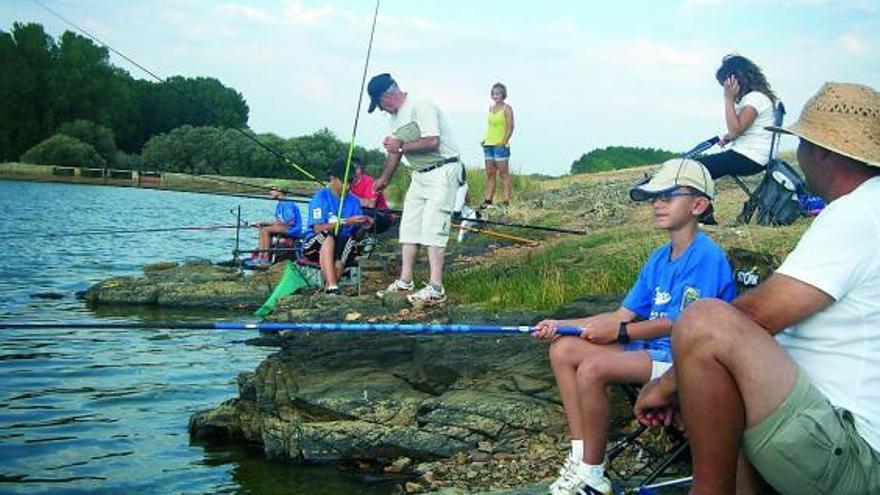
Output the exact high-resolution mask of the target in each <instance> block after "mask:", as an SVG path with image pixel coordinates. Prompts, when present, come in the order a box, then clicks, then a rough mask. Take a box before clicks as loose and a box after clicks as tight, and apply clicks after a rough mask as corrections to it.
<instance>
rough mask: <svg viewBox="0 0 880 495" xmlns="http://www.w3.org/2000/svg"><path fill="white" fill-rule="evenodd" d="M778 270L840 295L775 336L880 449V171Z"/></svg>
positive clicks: (843, 200)
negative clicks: (808, 316)
mask: <svg viewBox="0 0 880 495" xmlns="http://www.w3.org/2000/svg"><path fill="white" fill-rule="evenodd" d="M777 273H781V274H783V275H787V276H789V277H792V278H795V279H797V280H800V281H801V282H804V283H807V284H810V285H812V286H813V287H816V288H818V289H820V290H821V291H823V292H825V293H826V294H828V295H830V296H831V297H833V298H834V302H833V303H831V305H830V306H828V307H827V308H825V310H823V311H821V312H819V313H816V314H815V315H813V316H811V317H810V318H809V319H807V320H805V321H803V322H801V323H800V324H798V325H795V326H792V327H790V328H787V329H785V330H784V331H782V332H781V333H779V334H778V335H777V336H776V339H777V341H778V342H779V344H780V345H781V346H782V347H783V348H784V349H785V350H786V351H788V353H789V355H790V356H791V357H792V359H794V361H795V362H796V363H797V364H798V365H799V366H800V367H801V368H802V369H803V370H804V372H805V373H806V374H807V376H808V377H809V379H810V382H811V383H812V384H813V385H814V386H815V387H816V388H817V389H818V390H819V391H820V392H822V394H824V395H825V397H827V398H828V400H829V401H830V402H831V404H833V405H834V406H835V407H840V408H843V409H846V410H848V411H850V412H851V413H852V414H853V417H854V418H855V426H856V430H858V432H859V434H860V435H861V436H862V437H863V438H864V439H865V440H866V441H867V442H868V444H869V445H871V447H872V448H874V450H877V451H880V177H874V178H873V179H871V180H869V181H867V182H865V183H863V184H862V185H861V186H859V187H858V188H857V189H856V190H855V191H853V192H851V193H849V194H847V195H846V196H843V197H840V198H838V199H836V200H835V201H833V202H831V204H829V205H828V206H827V207H825V209H824V210H823V211H822V213H820V214H819V216H818V217H816V219H815V221H814V222H813V225H811V226H810V229H809V230H807V232H806V233H805V234H804V236H803V237H802V238H801V240H800V242H798V245H797V247H796V248H795V249H794V251H792V252H791V254H789V255H788V258H786V260H785V262H784V263H783V264H782V266H780V267H779V269H778V270H777Z"/></svg>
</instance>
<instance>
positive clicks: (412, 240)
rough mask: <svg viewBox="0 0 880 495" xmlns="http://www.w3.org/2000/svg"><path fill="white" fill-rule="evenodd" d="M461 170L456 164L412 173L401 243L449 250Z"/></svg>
mask: <svg viewBox="0 0 880 495" xmlns="http://www.w3.org/2000/svg"><path fill="white" fill-rule="evenodd" d="M461 167H462V164H461V162H454V163H449V164H446V165H444V166H442V167H438V168H435V169H434V170H431V171H429V172H424V173H422V172H415V171H414V172H413V173H412V182H410V185H409V189H408V190H407V191H406V197H405V198H404V200H403V216H401V217H400V243H401V244H421V245H422V246H437V247H446V242H447V241H449V223H450V221H451V220H452V207H453V206H455V192H456V191H457V190H458V181H459V179H460V178H461Z"/></svg>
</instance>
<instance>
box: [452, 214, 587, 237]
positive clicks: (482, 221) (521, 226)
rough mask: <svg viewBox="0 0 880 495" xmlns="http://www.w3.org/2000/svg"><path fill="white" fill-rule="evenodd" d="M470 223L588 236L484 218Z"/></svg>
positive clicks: (576, 231)
mask: <svg viewBox="0 0 880 495" xmlns="http://www.w3.org/2000/svg"><path fill="white" fill-rule="evenodd" d="M467 221H468V222H474V223H482V224H486V225H499V226H502V227H517V228H520V229H532V230H543V231H546V232H560V233H563V234H577V235H587V231H586V230H574V229H564V228H561V227H546V226H543V225H531V224H525V223H510V222H498V221H495V220H483V219H482V218H468V219H467Z"/></svg>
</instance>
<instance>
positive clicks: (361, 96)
mask: <svg viewBox="0 0 880 495" xmlns="http://www.w3.org/2000/svg"><path fill="white" fill-rule="evenodd" d="M378 18H379V0H376V9H375V10H374V11H373V27H372V28H370V41H369V43H367V57H366V59H365V60H364V73H363V75H362V76H361V90H360V91H358V103H357V109H355V111H354V125H353V126H352V129H351V139H350V140H349V142H348V154H347V155H346V157H345V177H343V179H342V194H341V195H340V198H341V199H340V200H339V211H338V212H337V213H336V227H335V234H336V235H339V228H340V226H341V225H342V206H343V205H344V204H345V193H346V192H347V191H346V189H347V187H348V174H349V171H350V170H351V156H352V154H353V153H354V139H355V137H356V136H357V128H358V121H359V120H360V116H361V104H362V103H363V101H364V86H365V85H366V83H367V69H368V68H369V66H370V54H371V53H372V52H373V37H374V35H375V34H376V19H378Z"/></svg>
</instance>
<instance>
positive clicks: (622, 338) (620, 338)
mask: <svg viewBox="0 0 880 495" xmlns="http://www.w3.org/2000/svg"><path fill="white" fill-rule="evenodd" d="M627 325H629V322H628V321H622V322H620V327H618V330H617V342H618V343H620V344H629V333H627V331H626V326H627Z"/></svg>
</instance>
